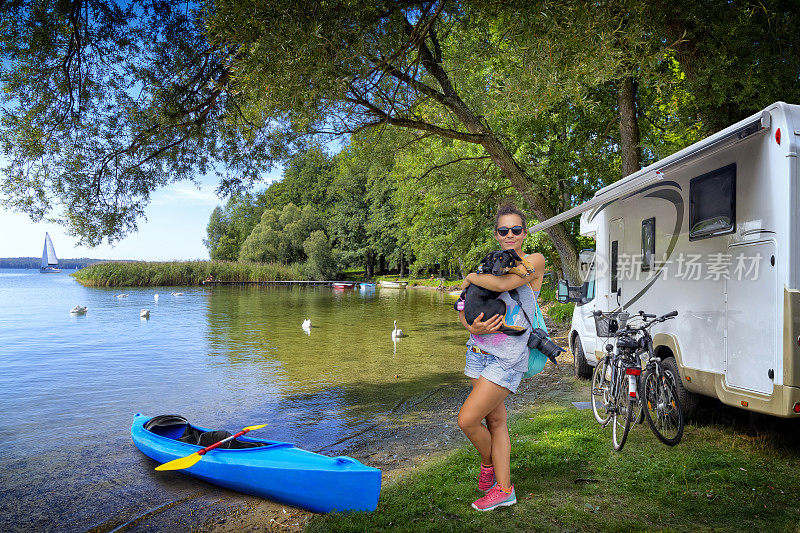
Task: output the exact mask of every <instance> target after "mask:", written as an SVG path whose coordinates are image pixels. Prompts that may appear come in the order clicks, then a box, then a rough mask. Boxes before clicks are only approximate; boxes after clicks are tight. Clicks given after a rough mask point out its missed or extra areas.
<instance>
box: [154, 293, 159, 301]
mask: <svg viewBox="0 0 800 533" xmlns="http://www.w3.org/2000/svg"><path fill="white" fill-rule="evenodd" d="M153 300H155V301H158V293H155V294H154V295H153Z"/></svg>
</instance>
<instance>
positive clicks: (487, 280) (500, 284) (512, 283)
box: [463, 254, 545, 292]
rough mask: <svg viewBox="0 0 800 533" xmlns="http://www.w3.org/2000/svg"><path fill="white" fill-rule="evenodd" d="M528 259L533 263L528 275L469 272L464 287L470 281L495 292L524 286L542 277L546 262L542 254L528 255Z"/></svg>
mask: <svg viewBox="0 0 800 533" xmlns="http://www.w3.org/2000/svg"><path fill="white" fill-rule="evenodd" d="M527 258H528V260H529V261H530V262H531V264H532V265H533V268H534V270H533V272H531V274H530V275H529V276H528V277H525V278H523V277H521V276H517V275H516V274H504V275H502V276H494V275H492V274H475V273H474V272H473V273H471V274H469V275H468V276H467V277H466V279H465V280H464V284H463V286H464V288H466V286H467V285H469V284H470V283H474V284H475V285H477V286H479V287H483V288H484V289H489V290H490V291H495V292H504V291H510V290H511V289H516V288H517V287H522V286H523V285H525V284H526V283H531V282H534V281H536V280H538V279H540V278H541V277H542V275H543V274H544V268H545V262H544V256H543V255H542V254H531V255H529V256H527Z"/></svg>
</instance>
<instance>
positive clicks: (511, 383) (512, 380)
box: [464, 348, 524, 394]
mask: <svg viewBox="0 0 800 533" xmlns="http://www.w3.org/2000/svg"><path fill="white" fill-rule="evenodd" d="M464 374H466V375H467V377H470V378H475V379H478V378H479V377H481V376H483V377H484V378H486V379H488V380H489V381H491V382H492V383H494V384H496V385H500V386H501V387H503V388H506V389H508V390H509V392H511V393H512V394H513V393H515V392H516V391H517V387H519V382H520V381H522V375H523V374H524V372H520V371H518V370H514V369H513V368H509V369H508V370H506V369H505V368H503V367H502V366H501V365H500V363H499V362H498V361H497V359H495V357H494V356H493V355H492V354H488V353H476V352H475V351H473V350H472V348H467V365H466V366H465V367H464Z"/></svg>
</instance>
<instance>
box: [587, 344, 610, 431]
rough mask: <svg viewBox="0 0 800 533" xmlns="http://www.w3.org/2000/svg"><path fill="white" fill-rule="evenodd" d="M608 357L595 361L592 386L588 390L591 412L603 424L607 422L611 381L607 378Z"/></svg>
mask: <svg viewBox="0 0 800 533" xmlns="http://www.w3.org/2000/svg"><path fill="white" fill-rule="evenodd" d="M608 369H609V367H608V358H607V357H604V358H602V359H600V360H599V361H598V362H597V366H595V367H594V372H593V373H592V388H591V390H590V392H589V401H590V402H592V412H593V413H594V419H595V420H597V423H598V424H600V425H602V426H605V425H606V424H608V418H609V412H608V402H609V399H610V398H609V390H610V389H611V382H610V381H609V380H608V374H609V372H608Z"/></svg>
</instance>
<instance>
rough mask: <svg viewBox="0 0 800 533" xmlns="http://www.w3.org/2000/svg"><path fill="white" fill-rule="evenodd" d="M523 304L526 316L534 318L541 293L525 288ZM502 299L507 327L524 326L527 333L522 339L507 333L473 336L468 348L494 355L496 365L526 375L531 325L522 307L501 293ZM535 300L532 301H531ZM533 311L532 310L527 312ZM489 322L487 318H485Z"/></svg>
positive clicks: (522, 295) (522, 294) (521, 290)
mask: <svg viewBox="0 0 800 533" xmlns="http://www.w3.org/2000/svg"><path fill="white" fill-rule="evenodd" d="M517 292H518V293H519V295H520V300H521V301H522V302H523V304H524V305H525V306H526V307H525V312H526V313H527V314H528V315H529V316H534V312H535V308H534V306H535V301H536V298H538V297H539V291H534V290H533V289H531V287H530V285H528V284H525V285H523V286H521V287H519V288H518V289H517ZM499 298H500V299H501V300H503V302H504V303H505V304H506V324H508V325H511V326H522V327H524V328H526V329H527V330H528V332H526V333H523V334H522V335H517V336H513V335H506V334H505V333H499V332H498V333H488V334H486V335H470V337H469V340H468V341H467V346H469V347H472V346H476V347H478V348H480V349H481V350H484V351H486V352H489V353H490V354H492V355H493V356H494V357H495V359H497V362H498V363H500V366H502V367H503V368H504V369H505V370H516V371H518V372H527V370H528V352H529V350H528V336H529V332H530V329H531V324H530V322H528V318H527V317H526V316H525V313H523V312H522V309H521V308H520V306H519V304H517V302H516V301H514V299H513V298H512V297H511V295H509V294H508V292H507V291H506V292H502V293H500V296H499ZM531 298H532V299H531ZM528 307H530V309H529V308H528ZM484 318H488V317H484Z"/></svg>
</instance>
